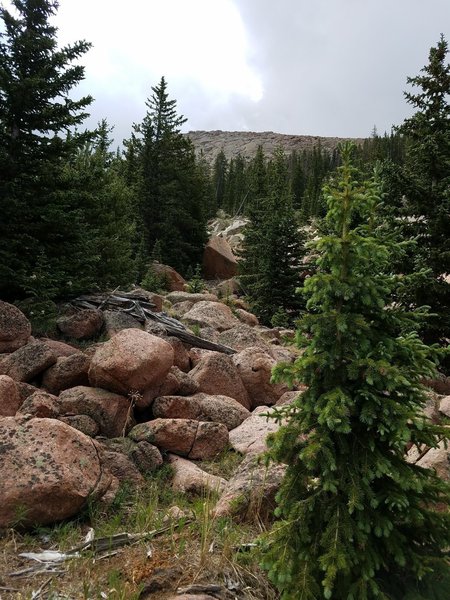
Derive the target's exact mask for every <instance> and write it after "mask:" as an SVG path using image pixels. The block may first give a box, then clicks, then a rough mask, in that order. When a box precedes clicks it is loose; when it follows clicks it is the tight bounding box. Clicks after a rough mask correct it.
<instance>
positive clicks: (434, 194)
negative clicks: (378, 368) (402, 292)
mask: <svg viewBox="0 0 450 600" xmlns="http://www.w3.org/2000/svg"><path fill="white" fill-rule="evenodd" d="M421 73H422V74H421V75H418V76H417V77H409V78H408V80H407V81H408V83H409V84H411V85H412V86H413V87H414V88H416V90H417V91H416V92H407V93H405V96H406V100H407V102H408V103H409V104H410V105H411V106H412V107H413V108H414V109H415V110H416V112H415V113H414V114H413V116H412V117H410V118H409V119H406V120H405V122H404V123H403V124H402V125H401V126H400V127H399V129H398V131H399V133H400V134H401V135H402V136H403V137H404V138H406V141H407V146H406V157H405V165H404V166H403V167H401V166H400V167H394V166H391V168H390V170H389V171H388V174H389V176H390V177H389V183H388V185H389V187H390V190H391V195H392V197H393V200H394V203H393V204H394V207H395V208H396V211H395V214H394V219H393V226H396V227H397V228H399V229H401V230H402V231H403V235H404V236H405V237H406V238H407V237H411V236H414V237H416V238H417V239H418V241H419V243H418V244H417V247H416V248H415V249H414V252H413V253H411V254H410V255H409V257H408V258H407V260H406V261H404V262H403V263H401V264H399V265H398V267H397V268H398V270H399V271H400V272H403V273H405V272H406V273H410V272H413V271H419V270H421V269H426V270H427V271H428V273H427V275H426V276H425V277H423V278H422V280H421V281H420V282H416V283H415V285H414V286H413V287H411V288H410V290H409V293H408V295H407V297H406V298H405V301H406V302H407V303H410V304H413V305H414V306H422V305H428V306H429V307H430V312H431V316H430V318H429V319H427V321H426V322H425V323H424V326H423V328H422V331H421V335H422V337H423V339H424V340H425V341H426V342H427V343H435V342H437V343H439V344H441V345H444V346H445V345H446V344H448V340H449V339H450V282H448V281H447V279H446V276H447V275H448V274H449V273H450V104H449V95H450V63H448V44H447V42H446V41H445V39H444V38H443V36H441V39H440V40H439V42H438V44H437V45H436V47H433V48H431V50H430V54H429V62H428V64H427V65H426V66H425V67H424V68H423V69H422V71H421ZM387 208H388V209H389V208H390V207H389V206H388V207H387ZM447 368H448V369H450V363H449V362H448V363H447Z"/></svg>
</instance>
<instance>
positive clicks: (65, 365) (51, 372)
mask: <svg viewBox="0 0 450 600" xmlns="http://www.w3.org/2000/svg"><path fill="white" fill-rule="evenodd" d="M90 364H91V359H90V358H89V356H87V355H86V354H83V353H82V352H78V353H76V354H71V355H70V356H60V357H58V358H57V360H56V363H55V364H54V365H52V366H51V367H49V368H48V369H47V370H46V371H45V372H44V374H43V376H42V387H43V388H45V389H46V390H47V391H49V392H50V393H52V394H59V392H60V391H61V390H67V389H68V388H71V387H75V386H77V385H89V378H88V371H89V365H90Z"/></svg>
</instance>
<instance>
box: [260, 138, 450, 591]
mask: <svg viewBox="0 0 450 600" xmlns="http://www.w3.org/2000/svg"><path fill="white" fill-rule="evenodd" d="M351 153H352V146H351V145H350V144H346V145H344V147H343V149H342V161H343V164H342V167H340V168H339V172H338V177H337V179H336V181H335V182H334V183H333V184H332V185H331V186H330V187H328V188H326V189H325V195H326V199H327V204H328V213H327V217H326V220H327V225H328V230H329V233H328V235H325V236H323V237H321V238H320V239H319V240H317V242H315V243H314V248H315V251H316V252H317V254H318V259H317V272H316V274H315V275H313V276H312V277H310V278H309V279H307V280H306V282H305V286H304V291H305V294H306V296H307V297H308V302H307V309H308V310H309V313H307V314H305V316H304V317H303V318H302V319H301V321H300V322H299V330H298V337H297V340H298V343H299V345H300V347H302V348H303V349H304V351H303V353H302V354H301V356H300V357H299V358H298V359H297V360H296V362H295V363H294V365H279V366H278V367H277V368H276V371H275V380H277V381H279V380H283V381H287V382H289V383H291V384H292V383H294V382H302V383H304V384H306V385H307V386H308V389H307V391H306V392H304V393H303V395H302V396H300V397H299V398H298V399H297V400H296V401H295V402H294V403H293V404H292V405H290V406H288V407H286V408H283V409H279V410H278V411H277V413H276V416H277V418H278V419H285V418H286V419H287V424H286V425H284V426H282V427H281V429H280V431H279V433H278V434H277V435H276V436H275V437H274V438H273V440H272V446H271V450H270V452H271V456H272V458H273V459H275V460H276V461H279V462H282V463H285V464H286V465H288V466H287V472H286V476H285V478H284V480H283V483H282V486H281V489H280V491H279V493H278V495H277V501H278V508H277V515H278V517H279V519H280V520H279V521H278V522H277V523H276V524H275V527H274V529H273V531H271V532H270V533H269V535H268V536H267V538H266V540H265V546H264V553H265V556H264V567H265V568H266V569H267V570H268V571H269V576H270V578H271V580H272V581H273V582H274V583H275V585H276V586H277V587H278V588H279V590H280V592H281V598H282V599H283V600H312V599H315V600H317V599H330V598H335V599H336V600H368V599H375V598H378V599H383V598H384V599H388V598H389V599H391V600H394V599H395V600H399V599H400V598H407V597H408V598H409V597H411V598H412V597H414V598H417V599H419V598H422V600H425V598H427V599H428V598H430V596H428V595H425V594H424V596H421V595H420V594H419V590H420V585H421V584H418V583H417V580H418V579H420V578H421V577H423V576H424V575H425V574H426V573H427V570H429V569H432V568H436V569H438V568H439V567H442V569H443V570H444V571H445V572H446V575H447V579H446V580H445V584H446V585H448V583H449V581H450V579H449V578H448V574H449V571H448V569H449V567H448V564H447V563H446V560H445V555H446V552H447V550H446V549H448V547H449V544H450V527H449V526H450V515H449V513H448V512H438V505H439V503H444V505H445V503H448V501H449V500H450V486H449V484H448V483H446V482H443V481H441V480H440V479H439V478H438V477H437V475H436V474H435V472H434V471H431V470H427V469H424V468H421V467H419V466H417V465H416V464H413V463H408V462H406V461H405V448H407V447H408V445H409V444H411V443H412V444H414V445H417V446H421V445H426V446H429V447H436V446H437V444H438V442H439V439H440V438H441V437H443V436H445V435H446V434H447V435H448V431H447V430H446V429H445V428H444V427H437V426H434V425H432V424H431V423H430V422H429V421H428V420H427V419H426V418H425V417H423V416H422V415H421V414H420V410H421V408H422V406H423V405H424V402H425V398H426V395H425V390H424V388H423V387H422V386H421V384H420V381H421V378H422V377H424V376H425V377H427V376H430V375H431V374H432V373H433V372H434V368H435V364H434V359H435V358H436V355H435V354H436V351H433V350H432V349H430V348H429V347H427V346H425V345H424V344H423V343H422V342H421V341H420V339H419V338H418V336H417V334H416V333H415V331H414V328H415V327H416V326H417V323H416V321H417V319H419V318H421V315H420V314H419V313H414V312H413V313H406V312H404V311H402V310H401V309H399V308H398V307H397V306H396V305H395V304H393V303H392V302H391V294H392V292H393V291H394V290H395V286H396V285H397V281H396V277H394V276H392V275H391V274H390V269H389V263H390V254H391V243H392V240H390V239H386V238H385V239H380V237H379V236H378V226H377V213H376V209H377V205H378V204H379V201H380V193H381V192H380V183H379V181H378V180H377V178H376V177H375V178H374V179H372V180H371V181H369V182H365V183H363V184H360V183H359V182H358V173H357V172H355V169H354V168H353V167H352V159H351ZM434 583H435V586H436V588H437V587H438V586H439V578H437V579H436V581H435V582H434ZM408 586H411V589H415V591H416V595H415V596H407V594H408V589H407V587H408ZM394 589H396V590H397V591H396V592H395V595H391V594H392V593H393V592H392V590H394ZM389 590H391V591H389ZM445 593H446V594H448V587H447V590H446V592H445ZM446 597H447V595H441V596H436V598H442V600H443V599H444V598H446Z"/></svg>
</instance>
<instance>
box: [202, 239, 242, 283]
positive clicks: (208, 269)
mask: <svg viewBox="0 0 450 600" xmlns="http://www.w3.org/2000/svg"><path fill="white" fill-rule="evenodd" d="M237 265H238V263H237V260H236V257H235V256H234V254H233V251H232V249H231V246H230V244H229V243H228V242H227V240H226V239H225V238H223V237H219V236H217V235H214V236H212V237H211V238H210V239H209V241H208V243H207V244H206V247H205V250H204V252H203V272H204V274H205V277H206V279H230V278H231V277H234V276H235V275H236V273H237Z"/></svg>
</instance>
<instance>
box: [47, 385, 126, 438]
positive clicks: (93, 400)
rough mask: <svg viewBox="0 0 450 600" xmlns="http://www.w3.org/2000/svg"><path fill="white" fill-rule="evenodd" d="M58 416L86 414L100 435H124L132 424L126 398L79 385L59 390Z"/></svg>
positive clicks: (112, 436)
mask: <svg viewBox="0 0 450 600" xmlns="http://www.w3.org/2000/svg"><path fill="white" fill-rule="evenodd" d="M58 406H59V412H60V416H66V415H69V414H70V415H87V416H88V417H91V419H93V420H94V421H95V422H96V423H97V425H98V426H99V430H100V433H101V435H104V436H105V437H111V438H114V437H118V436H121V435H124V434H125V433H126V432H127V431H128V429H129V428H130V427H131V425H132V424H133V422H132V415H131V402H130V400H129V399H128V398H125V397H124V396H121V395H120V394H115V393H114V392H110V391H108V390H103V389H101V388H92V387H88V386H83V385H79V386H77V387H74V388H70V389H68V390H64V391H63V392H61V394H60V395H59V398H58Z"/></svg>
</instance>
